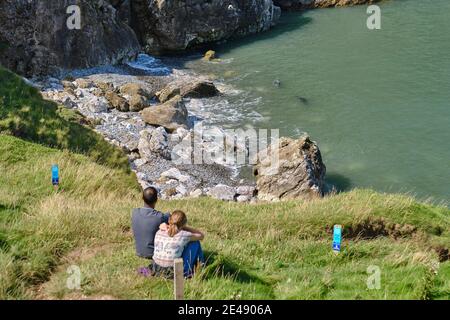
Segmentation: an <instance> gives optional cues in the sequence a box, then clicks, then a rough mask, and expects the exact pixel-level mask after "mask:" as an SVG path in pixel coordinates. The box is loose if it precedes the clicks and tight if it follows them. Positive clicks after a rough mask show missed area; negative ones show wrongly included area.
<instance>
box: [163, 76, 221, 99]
mask: <svg viewBox="0 0 450 320" xmlns="http://www.w3.org/2000/svg"><path fill="white" fill-rule="evenodd" d="M219 93H220V92H219V90H217V88H216V86H215V85H214V83H212V82H210V81H193V82H188V83H185V82H181V83H171V84H169V85H168V86H167V87H165V88H164V89H163V90H161V91H160V92H158V93H156V96H157V98H158V99H159V101H160V102H166V101H168V100H170V99H172V98H173V97H175V96H177V95H180V96H181V97H183V98H209V97H214V96H216V95H218V94H219Z"/></svg>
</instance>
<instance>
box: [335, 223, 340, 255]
mask: <svg viewBox="0 0 450 320" xmlns="http://www.w3.org/2000/svg"><path fill="white" fill-rule="evenodd" d="M341 240H342V226H341V225H339V224H337V225H335V226H334V228H333V251H334V252H340V251H341Z"/></svg>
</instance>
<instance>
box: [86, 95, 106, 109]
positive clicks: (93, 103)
mask: <svg viewBox="0 0 450 320" xmlns="http://www.w3.org/2000/svg"><path fill="white" fill-rule="evenodd" d="M85 105H86V106H87V108H88V110H89V111H90V112H93V113H100V112H107V111H108V109H109V103H108V100H106V99H105V98H103V97H97V96H93V97H92V98H90V99H89V100H88V101H87V102H86V103H85Z"/></svg>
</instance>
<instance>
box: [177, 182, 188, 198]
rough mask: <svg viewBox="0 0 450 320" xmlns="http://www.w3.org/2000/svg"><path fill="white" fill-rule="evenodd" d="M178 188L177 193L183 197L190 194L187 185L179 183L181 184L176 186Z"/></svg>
mask: <svg viewBox="0 0 450 320" xmlns="http://www.w3.org/2000/svg"><path fill="white" fill-rule="evenodd" d="M176 190H177V193H178V194H179V195H181V196H182V197H185V196H187V195H188V190H187V189H186V187H185V186H184V185H182V184H179V185H178V186H177V187H176Z"/></svg>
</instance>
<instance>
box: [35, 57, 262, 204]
mask: <svg viewBox="0 0 450 320" xmlns="http://www.w3.org/2000/svg"><path fill="white" fill-rule="evenodd" d="M163 59H164V58H163ZM170 59H171V60H172V61H173V60H174V58H170ZM161 60H162V59H157V58H154V57H151V56H148V55H146V54H140V55H139V57H138V59H137V60H136V61H132V62H129V63H127V64H124V65H118V66H104V67H97V68H91V69H81V70H73V71H71V72H68V73H66V74H65V78H66V79H69V80H70V81H68V80H63V79H59V78H53V77H48V78H46V79H39V80H36V79H34V80H33V79H32V80H30V81H31V83H33V84H34V86H36V87H38V88H39V90H40V91H41V93H42V95H43V96H44V97H45V98H46V99H49V100H52V101H55V102H56V103H58V104H60V105H62V106H63V107H65V108H68V109H72V110H74V111H76V112H79V113H80V114H81V115H82V116H83V117H84V118H86V120H87V122H89V123H91V124H95V125H94V128H93V129H94V131H96V132H98V133H100V134H101V135H102V136H103V137H104V138H105V140H106V141H108V142H109V143H111V144H113V145H115V146H117V147H120V148H121V149H122V150H123V151H124V152H125V153H126V154H127V156H128V159H129V164H130V168H131V170H132V171H133V172H135V173H136V177H137V179H138V182H139V184H140V185H141V187H142V188H146V187H148V186H154V187H156V188H157V189H158V190H160V193H161V197H162V199H181V198H197V197H200V196H206V195H208V196H211V197H213V198H217V199H221V200H227V201H238V202H254V201H256V189H255V181H252V180H250V179H243V178H241V177H239V168H237V167H230V166H226V165H224V164H223V163H222V162H221V161H219V159H213V160H214V161H213V163H205V164H188V165H186V164H182V163H181V164H177V163H176V161H173V160H174V156H175V157H177V156H180V157H189V155H186V154H185V150H181V154H176V152H178V151H177V150H175V148H174V147H176V146H177V144H178V143H182V142H183V140H184V139H188V138H189V137H190V136H195V135H196V134H197V132H194V123H203V122H204V121H205V120H207V114H201V110H199V109H198V108H197V109H196V110H195V112H196V113H193V110H192V108H190V107H189V103H190V102H193V101H195V102H196V103H197V104H198V103H200V104H201V103H202V100H204V99H205V100H208V99H211V98H210V97H201V98H189V97H184V98H183V99H182V100H183V104H185V105H186V108H187V110H188V124H187V127H186V128H184V127H179V128H177V129H176V130H174V131H173V132H170V131H169V130H167V129H166V130H164V128H163V127H162V126H154V125H150V124H148V123H146V122H145V121H144V120H143V116H142V111H125V112H123V111H119V110H117V109H116V108H114V107H112V106H111V101H108V100H107V99H105V91H107V90H109V88H111V90H112V91H113V92H117V93H119V94H121V93H120V92H121V90H122V88H124V87H126V86H129V85H130V84H133V85H136V86H139V87H140V88H141V89H142V90H145V91H147V92H150V95H153V96H152V97H151V98H148V99H147V100H148V101H147V102H148V105H146V108H154V107H156V106H158V105H161V104H162V102H159V101H158V99H157V98H156V94H157V93H158V92H160V91H162V90H164V89H165V88H166V87H170V86H174V85H175V86H178V87H182V86H185V85H190V84H192V83H203V82H204V83H209V82H211V83H213V84H214V86H215V87H216V88H217V90H218V95H220V96H223V97H226V95H227V90H228V89H231V90H232V89H233V88H229V87H228V85H225V84H223V83H220V81H217V80H213V79H211V78H210V77H208V76H205V75H201V74H198V73H195V72H193V71H192V70H187V69H178V68H179V64H177V63H174V64H172V65H169V64H166V63H167V62H164V63H163V62H162V61H161ZM166 61H167V60H166ZM180 61H182V59H179V62H180ZM105 87H108V89H106V90H105ZM106 95H107V93H106ZM123 97H124V98H125V99H126V100H128V101H129V102H130V100H132V99H133V97H130V96H127V95H123ZM194 105H195V103H194ZM143 110H145V108H143ZM199 112H200V113H199ZM205 127H206V126H205ZM206 128H208V127H206ZM213 128H214V129H213V130H218V131H219V133H220V132H224V130H223V128H221V127H217V126H214V127H213ZM203 132H204V131H203ZM203 132H202V133H201V137H202V141H201V148H202V149H203V150H204V151H206V152H211V153H213V152H214V150H215V149H217V145H216V144H215V142H214V141H212V142H211V141H208V140H210V139H208V136H207V135H204V134H203ZM216 160H217V161H216Z"/></svg>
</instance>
